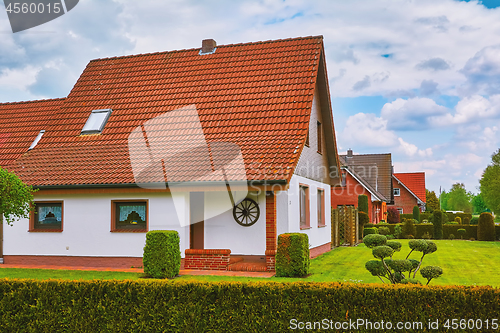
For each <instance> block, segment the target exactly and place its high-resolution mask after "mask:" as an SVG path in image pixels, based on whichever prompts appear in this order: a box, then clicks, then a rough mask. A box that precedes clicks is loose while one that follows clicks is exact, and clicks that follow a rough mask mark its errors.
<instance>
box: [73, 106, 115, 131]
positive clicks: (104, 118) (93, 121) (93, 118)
mask: <svg viewBox="0 0 500 333" xmlns="http://www.w3.org/2000/svg"><path fill="white" fill-rule="evenodd" d="M112 111H113V110H111V109H102V110H93V111H92V113H91V114H90V116H89V119H87V122H86V123H85V126H83V129H82V133H81V134H99V133H101V132H102V130H103V129H104V126H105V125H106V123H107V122H108V119H109V116H110V115H111V112H112Z"/></svg>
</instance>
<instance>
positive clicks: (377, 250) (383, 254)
mask: <svg viewBox="0 0 500 333" xmlns="http://www.w3.org/2000/svg"><path fill="white" fill-rule="evenodd" d="M393 253H394V250H393V249H392V247H390V246H387V245H381V246H376V247H374V248H373V250H372V254H373V256H374V257H375V258H378V259H385V258H389V257H391V256H392V254H393Z"/></svg>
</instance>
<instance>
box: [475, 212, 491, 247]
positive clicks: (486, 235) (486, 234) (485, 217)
mask: <svg viewBox="0 0 500 333" xmlns="http://www.w3.org/2000/svg"><path fill="white" fill-rule="evenodd" d="M477 240H479V241H494V240H495V222H494V220H493V215H491V213H481V215H480V216H479V222H478V224H477Z"/></svg>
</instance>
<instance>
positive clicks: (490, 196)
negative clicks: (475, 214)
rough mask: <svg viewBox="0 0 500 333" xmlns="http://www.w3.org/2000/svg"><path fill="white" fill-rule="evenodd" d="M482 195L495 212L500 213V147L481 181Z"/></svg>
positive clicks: (492, 157)
mask: <svg viewBox="0 0 500 333" xmlns="http://www.w3.org/2000/svg"><path fill="white" fill-rule="evenodd" d="M479 183H480V184H481V186H480V189H481V196H482V197H483V199H484V202H485V203H486V205H487V206H488V208H490V209H491V210H492V211H493V212H495V214H500V149H498V150H497V151H496V152H495V153H494V154H493V155H492V156H491V164H490V165H488V166H487V167H486V169H485V170H484V172H483V176H482V177H481V180H480V181H479Z"/></svg>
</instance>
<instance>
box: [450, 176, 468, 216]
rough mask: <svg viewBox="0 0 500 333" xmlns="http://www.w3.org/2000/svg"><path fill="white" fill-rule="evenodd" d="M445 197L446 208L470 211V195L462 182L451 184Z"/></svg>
mask: <svg viewBox="0 0 500 333" xmlns="http://www.w3.org/2000/svg"><path fill="white" fill-rule="evenodd" d="M447 199H448V200H447V204H446V207H447V210H461V211H463V212H466V213H471V212H472V205H471V203H470V196H469V194H468V193H467V190H466V189H465V185H464V184H463V183H456V184H453V186H452V187H451V190H450V192H449V193H448V198H447Z"/></svg>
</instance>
